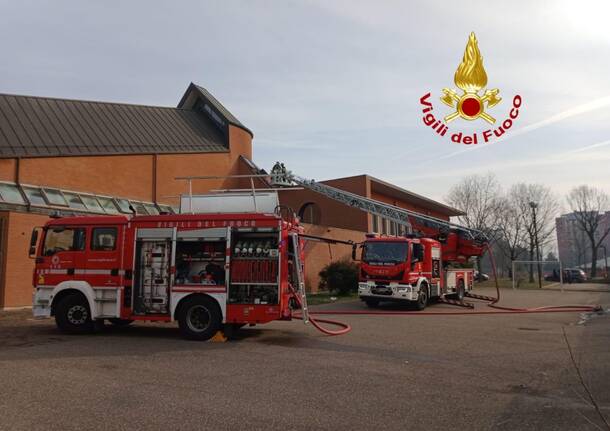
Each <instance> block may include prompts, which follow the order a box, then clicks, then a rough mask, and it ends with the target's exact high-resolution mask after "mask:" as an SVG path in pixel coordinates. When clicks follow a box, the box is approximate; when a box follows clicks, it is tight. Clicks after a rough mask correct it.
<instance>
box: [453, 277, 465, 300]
mask: <svg viewBox="0 0 610 431" xmlns="http://www.w3.org/2000/svg"><path fill="white" fill-rule="evenodd" d="M465 291H466V289H465V288H464V280H460V281H459V282H458V288H457V293H456V294H455V299H457V300H458V301H463V300H464V292H465Z"/></svg>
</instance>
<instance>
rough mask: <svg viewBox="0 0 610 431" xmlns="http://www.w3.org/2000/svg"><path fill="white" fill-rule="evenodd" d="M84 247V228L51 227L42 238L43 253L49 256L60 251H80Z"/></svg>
mask: <svg viewBox="0 0 610 431" xmlns="http://www.w3.org/2000/svg"><path fill="white" fill-rule="evenodd" d="M84 249H85V229H68V228H64V227H52V228H49V229H48V230H47V234H46V236H45V239H44V248H43V250H44V255H45V256H51V255H54V254H55V253H59V252H61V251H81V250H84Z"/></svg>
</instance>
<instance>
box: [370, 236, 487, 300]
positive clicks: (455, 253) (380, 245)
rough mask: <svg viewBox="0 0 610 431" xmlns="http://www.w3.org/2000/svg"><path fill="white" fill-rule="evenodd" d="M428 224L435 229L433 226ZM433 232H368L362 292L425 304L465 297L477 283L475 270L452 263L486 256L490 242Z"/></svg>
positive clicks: (373, 297) (374, 296)
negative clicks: (403, 234)
mask: <svg viewBox="0 0 610 431" xmlns="http://www.w3.org/2000/svg"><path fill="white" fill-rule="evenodd" d="M427 230H430V228H428V229H427ZM434 236H435V237H436V238H437V239H434V238H430V237H422V238H416V237H382V236H377V235H368V237H367V239H366V241H364V243H363V244H362V258H361V262H360V281H359V283H358V295H359V297H360V298H361V299H362V300H363V301H364V302H365V303H366V304H367V305H368V306H369V307H376V306H377V305H379V303H380V302H381V301H409V302H412V303H414V304H415V306H416V307H417V309H418V310H423V309H424V308H425V307H426V305H427V304H428V301H429V300H430V299H431V298H435V297H452V298H455V299H457V300H460V301H461V300H462V299H463V298H464V294H465V293H466V292H468V291H470V290H471V289H472V285H473V281H474V270H473V269H469V268H452V267H451V265H452V264H455V263H465V262H466V261H468V259H469V258H470V257H471V256H481V255H482V254H483V252H484V247H485V242H484V241H477V240H475V239H473V238H468V237H466V236H465V235H464V234H463V233H461V232H451V233H449V234H448V235H447V236H446V237H444V236H443V237H442V238H440V240H439V236H440V235H439V233H438V232H436V235H434Z"/></svg>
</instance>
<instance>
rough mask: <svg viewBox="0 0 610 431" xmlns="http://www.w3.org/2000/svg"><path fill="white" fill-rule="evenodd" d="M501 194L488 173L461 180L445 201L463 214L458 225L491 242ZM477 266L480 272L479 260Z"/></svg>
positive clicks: (491, 174)
mask: <svg viewBox="0 0 610 431" xmlns="http://www.w3.org/2000/svg"><path fill="white" fill-rule="evenodd" d="M501 193H502V189H501V187H500V183H499V182H498V179H497V178H496V176H495V175H494V174H493V173H491V172H490V173H487V174H485V175H470V176H467V177H464V178H462V179H461V181H460V182H459V183H457V184H455V185H454V186H453V187H451V189H450V190H449V194H448V195H447V197H446V198H445V200H446V201H447V202H448V203H449V204H450V205H452V206H453V207H454V208H457V209H459V210H461V211H462V212H464V213H465V215H463V216H459V217H458V220H459V223H460V224H463V225H464V226H466V227H469V228H471V229H477V230H479V231H481V232H484V233H485V234H486V235H487V236H488V237H489V238H490V239H491V240H492V241H493V240H494V239H495V237H496V234H497V232H496V229H495V223H496V219H497V213H498V209H499V207H500V205H501V203H500V197H501ZM477 266H478V270H479V271H481V261H480V259H477Z"/></svg>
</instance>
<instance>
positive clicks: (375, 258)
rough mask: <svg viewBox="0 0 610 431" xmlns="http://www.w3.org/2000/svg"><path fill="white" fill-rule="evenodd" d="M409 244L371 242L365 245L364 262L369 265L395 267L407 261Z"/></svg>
mask: <svg viewBox="0 0 610 431" xmlns="http://www.w3.org/2000/svg"><path fill="white" fill-rule="evenodd" d="M407 250H408V243H406V242H390V241H388V242H383V241H371V242H367V243H366V244H365V245H364V250H363V252H362V260H363V261H364V262H365V263H368V264H369V265H395V264H397V263H403V262H405V261H406V260H407Z"/></svg>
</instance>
